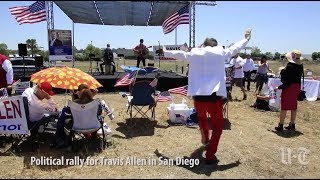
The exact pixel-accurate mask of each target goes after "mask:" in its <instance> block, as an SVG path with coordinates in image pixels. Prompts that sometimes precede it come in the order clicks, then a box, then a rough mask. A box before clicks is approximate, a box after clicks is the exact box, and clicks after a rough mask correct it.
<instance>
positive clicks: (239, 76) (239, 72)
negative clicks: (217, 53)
mask: <svg viewBox="0 0 320 180" xmlns="http://www.w3.org/2000/svg"><path fill="white" fill-rule="evenodd" d="M231 64H232V65H233V68H234V76H233V79H232V86H233V85H236V86H237V87H240V88H241V91H242V93H243V100H246V99H247V94H246V90H245V88H244V85H243V79H244V74H243V65H244V60H243V59H242V57H240V56H239V54H237V55H235V56H234V57H233V59H232V60H231Z"/></svg>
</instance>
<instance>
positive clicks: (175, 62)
mask: <svg viewBox="0 0 320 180" xmlns="http://www.w3.org/2000/svg"><path fill="white" fill-rule="evenodd" d="M177 29H178V27H176V28H175V29H174V32H175V44H176V45H177ZM174 66H175V68H176V72H177V71H178V66H177V61H174Z"/></svg>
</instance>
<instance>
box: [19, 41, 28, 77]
mask: <svg viewBox="0 0 320 180" xmlns="http://www.w3.org/2000/svg"><path fill="white" fill-rule="evenodd" d="M18 51H19V56H22V63H23V76H24V77H25V76H26V65H25V63H24V56H28V51H27V44H22V43H20V44H18Z"/></svg>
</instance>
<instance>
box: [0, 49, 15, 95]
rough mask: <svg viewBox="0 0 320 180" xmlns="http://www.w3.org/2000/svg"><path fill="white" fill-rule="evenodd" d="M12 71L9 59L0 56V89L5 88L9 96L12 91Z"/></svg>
mask: <svg viewBox="0 0 320 180" xmlns="http://www.w3.org/2000/svg"><path fill="white" fill-rule="evenodd" d="M12 82H13V69H12V64H11V61H10V60H9V58H7V57H6V56H5V55H2V54H0V89H1V88H7V91H8V94H9V96H10V95H11V91H12Z"/></svg>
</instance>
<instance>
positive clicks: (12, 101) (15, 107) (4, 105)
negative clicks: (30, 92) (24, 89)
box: [0, 96, 29, 134]
mask: <svg viewBox="0 0 320 180" xmlns="http://www.w3.org/2000/svg"><path fill="white" fill-rule="evenodd" d="M28 133H29V130H28V125H27V116H26V112H25V108H24V105H23V97H22V96H12V97H8V98H5V99H1V100H0V134H28Z"/></svg>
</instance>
